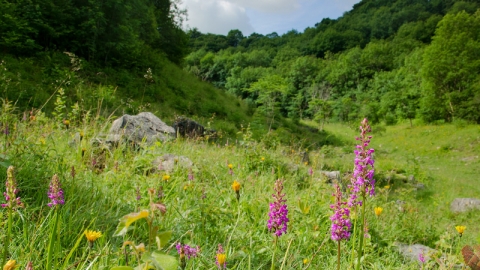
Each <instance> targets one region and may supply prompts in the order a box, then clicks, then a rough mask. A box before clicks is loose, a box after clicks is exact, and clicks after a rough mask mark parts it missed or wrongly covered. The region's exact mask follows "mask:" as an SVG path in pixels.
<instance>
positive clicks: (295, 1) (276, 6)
mask: <svg viewBox="0 0 480 270" xmlns="http://www.w3.org/2000/svg"><path fill="white" fill-rule="evenodd" d="M227 1H229V2H231V3H236V4H238V5H240V6H244V7H247V8H251V9H253V10H256V11H261V12H265V13H290V12H293V11H295V10H297V9H298V8H299V7H300V3H299V2H300V0H227Z"/></svg>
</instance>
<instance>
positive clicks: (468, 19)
mask: <svg viewBox="0 0 480 270" xmlns="http://www.w3.org/2000/svg"><path fill="white" fill-rule="evenodd" d="M479 26H480V13H479V12H477V13H475V14H474V15H469V14H468V13H466V12H460V13H457V14H456V15H453V14H448V15H446V16H445V17H444V18H443V19H442V21H440V23H439V27H438V29H437V31H436V32H435V37H434V39H433V41H432V44H431V45H430V46H428V47H427V48H426V49H425V53H424V57H423V59H424V65H423V68H422V79H423V90H424V99H423V107H424V108H425V109H424V110H423V111H422V115H423V117H424V119H425V120H427V121H432V120H439V119H443V120H447V121H452V120H453V119H454V118H456V117H459V118H462V119H466V120H471V121H475V122H479V121H480V113H479V111H478V107H479V105H480V104H479V103H478V96H479V94H478V93H479V92H478V90H479V89H477V88H478V87H477V86H476V85H478V82H479V80H480V77H479V76H478V74H477V72H476V70H478V69H479V68H480V56H479V55H478V53H477V52H478V51H479V49H480V36H479V34H480V32H479V31H478V29H479Z"/></svg>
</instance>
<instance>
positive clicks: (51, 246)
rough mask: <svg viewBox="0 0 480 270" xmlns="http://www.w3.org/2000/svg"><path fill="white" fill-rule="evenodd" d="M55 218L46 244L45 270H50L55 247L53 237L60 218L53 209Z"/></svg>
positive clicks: (56, 209)
mask: <svg viewBox="0 0 480 270" xmlns="http://www.w3.org/2000/svg"><path fill="white" fill-rule="evenodd" d="M54 211H55V213H54V215H55V217H54V219H55V220H54V222H53V228H52V231H51V233H50V241H49V243H48V250H47V252H48V253H47V266H46V267H45V269H47V270H50V269H52V255H53V249H54V245H55V237H56V235H57V226H58V219H59V217H60V215H59V214H58V208H57V207H55V210H54Z"/></svg>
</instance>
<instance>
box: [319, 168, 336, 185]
mask: <svg viewBox="0 0 480 270" xmlns="http://www.w3.org/2000/svg"><path fill="white" fill-rule="evenodd" d="M320 174H321V175H323V176H325V177H326V178H327V182H328V183H332V182H333V180H340V171H320Z"/></svg>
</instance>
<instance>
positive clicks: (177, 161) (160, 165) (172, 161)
mask: <svg viewBox="0 0 480 270" xmlns="http://www.w3.org/2000/svg"><path fill="white" fill-rule="evenodd" d="M152 165H153V168H154V169H156V170H163V171H167V172H171V171H173V170H174V169H175V167H176V166H178V167H182V168H185V169H190V168H192V166H193V162H192V161H191V160H190V159H189V158H187V157H184V156H177V155H173V154H166V155H163V156H161V157H158V158H156V159H155V160H154V161H153V162H152Z"/></svg>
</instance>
